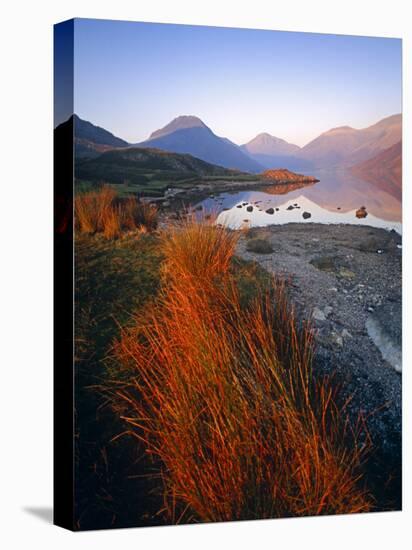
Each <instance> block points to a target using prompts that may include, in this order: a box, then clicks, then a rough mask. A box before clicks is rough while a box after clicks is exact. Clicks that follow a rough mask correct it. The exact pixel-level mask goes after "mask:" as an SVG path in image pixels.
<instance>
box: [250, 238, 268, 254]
mask: <svg viewBox="0 0 412 550" xmlns="http://www.w3.org/2000/svg"><path fill="white" fill-rule="evenodd" d="M246 250H248V251H249V252H254V253H255V254H270V253H271V252H273V248H272V245H271V244H270V242H269V241H267V240H266V239H259V238H255V239H250V240H249V241H248V242H247V244H246Z"/></svg>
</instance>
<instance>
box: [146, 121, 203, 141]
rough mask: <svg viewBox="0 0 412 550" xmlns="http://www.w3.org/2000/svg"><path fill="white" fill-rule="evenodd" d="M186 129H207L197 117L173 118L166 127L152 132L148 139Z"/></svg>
mask: <svg viewBox="0 0 412 550" xmlns="http://www.w3.org/2000/svg"><path fill="white" fill-rule="evenodd" d="M187 128H207V126H206V124H205V123H204V122H203V121H202V120H201V119H200V118H198V117H197V116H193V115H181V116H178V117H176V118H174V119H173V120H172V121H171V122H169V124H166V126H164V127H163V128H160V129H159V130H156V131H155V132H152V133H151V134H150V137H149V139H154V138H158V137H161V136H165V135H167V134H171V133H172V132H176V131H178V130H186V129H187Z"/></svg>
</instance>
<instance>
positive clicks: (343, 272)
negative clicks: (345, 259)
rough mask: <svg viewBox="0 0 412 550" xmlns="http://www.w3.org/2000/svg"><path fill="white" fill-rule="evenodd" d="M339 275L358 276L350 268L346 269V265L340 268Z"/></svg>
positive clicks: (346, 277)
mask: <svg viewBox="0 0 412 550" xmlns="http://www.w3.org/2000/svg"><path fill="white" fill-rule="evenodd" d="M339 275H340V276H341V277H343V278H344V279H354V278H355V277H356V273H354V272H353V271H351V270H350V269H346V267H341V269H340V270H339Z"/></svg>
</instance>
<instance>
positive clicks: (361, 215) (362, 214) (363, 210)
mask: <svg viewBox="0 0 412 550" xmlns="http://www.w3.org/2000/svg"><path fill="white" fill-rule="evenodd" d="M355 214H356V217H357V218H366V216H367V215H368V213H367V212H366V207H365V206H361V207H360V208H359V209H358V210H356V212H355Z"/></svg>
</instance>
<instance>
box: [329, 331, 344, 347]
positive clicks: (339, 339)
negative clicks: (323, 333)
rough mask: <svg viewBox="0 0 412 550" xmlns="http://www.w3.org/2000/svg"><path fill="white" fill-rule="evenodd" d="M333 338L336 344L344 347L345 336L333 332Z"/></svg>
mask: <svg viewBox="0 0 412 550" xmlns="http://www.w3.org/2000/svg"><path fill="white" fill-rule="evenodd" d="M331 340H332V342H333V343H334V344H336V345H337V346H339V347H342V346H343V338H342V336H340V335H339V334H337V333H336V332H332V334H331Z"/></svg>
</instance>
